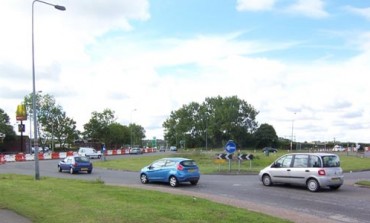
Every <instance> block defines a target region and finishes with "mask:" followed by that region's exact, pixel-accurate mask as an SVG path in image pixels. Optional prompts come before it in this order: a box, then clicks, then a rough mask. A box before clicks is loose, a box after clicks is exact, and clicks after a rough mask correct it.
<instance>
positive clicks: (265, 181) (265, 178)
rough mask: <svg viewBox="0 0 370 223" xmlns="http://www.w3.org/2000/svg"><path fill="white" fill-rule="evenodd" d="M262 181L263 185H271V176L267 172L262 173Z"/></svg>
mask: <svg viewBox="0 0 370 223" xmlns="http://www.w3.org/2000/svg"><path fill="white" fill-rule="evenodd" d="M262 183H263V185H265V186H271V185H272V181H271V177H270V176H269V175H267V174H265V175H263V176H262Z"/></svg>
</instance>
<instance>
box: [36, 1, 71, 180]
mask: <svg viewBox="0 0 370 223" xmlns="http://www.w3.org/2000/svg"><path fill="white" fill-rule="evenodd" d="M35 2H40V3H44V4H46V5H50V6H53V7H54V8H56V9H58V10H61V11H65V10H66V8H65V7H64V6H61V5H54V4H50V3H48V2H44V1H40V0H34V1H33V2H32V86H33V91H32V110H33V128H34V132H33V133H34V147H35V179H36V180H40V168H39V145H38V139H37V119H36V117H37V116H36V113H37V110H36V84H35V37H34V22H33V21H34V13H33V12H34V5H35Z"/></svg>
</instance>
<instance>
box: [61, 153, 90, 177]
mask: <svg viewBox="0 0 370 223" xmlns="http://www.w3.org/2000/svg"><path fill="white" fill-rule="evenodd" d="M92 169H93V165H92V163H91V161H90V159H89V158H88V157H86V156H67V157H66V158H64V159H63V160H61V161H60V162H59V163H58V170H59V172H63V171H69V173H71V174H74V173H78V172H80V171H86V172H87V173H91V172H92Z"/></svg>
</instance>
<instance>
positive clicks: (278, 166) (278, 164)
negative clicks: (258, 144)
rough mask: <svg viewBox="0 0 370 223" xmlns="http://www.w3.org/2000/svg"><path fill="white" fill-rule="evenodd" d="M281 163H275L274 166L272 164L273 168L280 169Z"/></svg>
mask: <svg viewBox="0 0 370 223" xmlns="http://www.w3.org/2000/svg"><path fill="white" fill-rule="evenodd" d="M280 166H281V165H280V163H274V164H272V167H275V168H280Z"/></svg>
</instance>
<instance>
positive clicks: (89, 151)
mask: <svg viewBox="0 0 370 223" xmlns="http://www.w3.org/2000/svg"><path fill="white" fill-rule="evenodd" d="M77 153H78V155H80V156H86V157H89V158H90V159H94V158H97V159H100V157H101V152H100V151H96V150H95V149H94V148H90V147H80V149H79V150H78V152H77Z"/></svg>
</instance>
